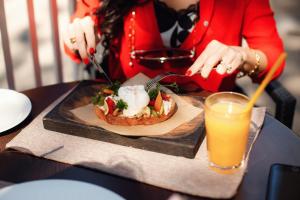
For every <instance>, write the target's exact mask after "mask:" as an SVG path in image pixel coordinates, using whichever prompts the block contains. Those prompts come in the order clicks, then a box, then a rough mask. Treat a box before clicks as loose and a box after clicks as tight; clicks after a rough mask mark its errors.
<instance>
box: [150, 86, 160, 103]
mask: <svg viewBox="0 0 300 200" xmlns="http://www.w3.org/2000/svg"><path fill="white" fill-rule="evenodd" d="M159 91H160V84H159V83H157V85H156V87H155V88H153V89H151V90H150V91H149V92H148V95H149V97H150V100H154V99H155V98H156V97H157V95H158V92H159Z"/></svg>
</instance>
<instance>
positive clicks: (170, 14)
mask: <svg viewBox="0 0 300 200" xmlns="http://www.w3.org/2000/svg"><path fill="white" fill-rule="evenodd" d="M198 7H199V3H196V4H192V5H190V6H189V7H188V8H187V9H182V10H179V11H176V10H174V9H173V8H170V7H168V5H167V4H165V3H164V2H161V1H159V0H154V8H155V15H156V18H157V23H158V26H159V30H160V35H161V38H162V41H163V43H164V46H165V47H169V48H178V47H180V45H181V44H182V43H183V42H184V40H185V39H186V38H187V36H188V35H189V33H191V32H192V30H193V28H194V25H195V23H196V21H197V20H198V19H199V16H198V12H199V11H198V10H199V9H198Z"/></svg>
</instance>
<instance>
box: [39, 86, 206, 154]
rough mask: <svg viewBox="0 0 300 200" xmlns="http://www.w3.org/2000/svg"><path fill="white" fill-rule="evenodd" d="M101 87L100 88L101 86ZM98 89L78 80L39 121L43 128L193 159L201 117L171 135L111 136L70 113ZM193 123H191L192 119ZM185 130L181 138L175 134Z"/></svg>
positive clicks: (201, 127) (201, 130) (201, 128)
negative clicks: (67, 93)
mask: <svg viewBox="0 0 300 200" xmlns="http://www.w3.org/2000/svg"><path fill="white" fill-rule="evenodd" d="M102 86H103V85H102ZM100 87H101V84H100V83H98V82H96V81H82V82H80V83H79V84H78V85H77V86H76V87H75V88H74V90H73V91H72V92H71V93H70V94H69V95H68V96H67V97H66V98H65V99H64V100H63V101H62V102H60V103H59V104H58V105H56V106H55V107H54V108H53V109H52V110H51V111H50V112H49V113H48V114H47V115H46V116H45V117H44V119H43V125H44V128H45V129H48V130H52V131H57V132H61V133H65V134H70V135H74V136H79V137H85V138H90V139H95V140H100V141H104V142H110V143H114V144H119V145H123V146H128V147H134V148H139V149H144V150H149V151H154V152H159V153H164V154H169V155H174V156H183V157H186V158H194V157H195V154H196V152H197V151H198V149H199V146H200V144H201V143H202V141H203V138H204V135H205V133H204V123H203V120H202V119H203V116H199V117H201V118H202V119H201V120H200V121H201V123H198V124H195V122H196V121H198V122H199V119H197V120H196V121H195V122H194V123H193V122H191V124H193V128H191V126H190V125H189V124H186V125H182V126H180V127H178V128H176V130H174V134H168V135H167V136H159V137H145V136H143V137H132V136H122V135H119V134H115V133H113V132H110V131H108V130H105V129H103V128H101V127H97V126H92V125H87V124H85V123H83V122H82V121H81V120H80V119H78V118H76V116H74V115H73V114H72V113H71V112H70V110H72V109H74V108H77V107H79V106H84V105H86V104H88V103H90V101H91V97H92V96H94V95H95V94H96V92H97V91H98V90H99V88H100ZM197 101H198V104H199V103H200V100H195V99H194V102H193V103H195V104H197ZM192 121H193V120H192ZM184 130H187V131H186V134H184V135H182V134H179V135H178V133H179V132H181V133H182V132H183V131H184Z"/></svg>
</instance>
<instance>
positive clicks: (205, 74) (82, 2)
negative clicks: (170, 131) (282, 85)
mask: <svg viewBox="0 0 300 200" xmlns="http://www.w3.org/2000/svg"><path fill="white" fill-rule="evenodd" d="M94 28H96V30H97V34H95V33H94ZM95 35H96V36H95ZM99 38H100V39H101V40H102V43H103V45H104V47H105V48H106V49H107V50H109V58H108V60H109V61H108V63H109V74H110V76H111V77H112V78H113V79H118V78H121V77H124V76H125V77H126V78H130V77H132V76H134V75H135V74H137V73H139V72H143V73H145V74H146V75H148V76H150V77H153V76H155V75H157V74H159V73H162V72H164V71H173V72H176V73H181V74H185V75H187V76H186V77H185V78H178V79H176V80H175V81H177V82H178V83H179V84H183V83H184V84H185V85H188V87H192V86H195V85H197V87H200V88H202V89H205V90H209V91H213V92H214V91H220V90H232V89H233V88H234V87H235V79H236V77H237V76H240V75H241V74H243V75H248V76H250V77H251V78H252V80H253V81H254V82H259V81H261V80H262V78H263V77H264V75H265V74H266V73H267V72H268V71H269V70H270V67H271V66H272V65H273V63H274V62H275V60H276V58H277V57H278V56H279V54H280V53H281V52H282V51H283V45H282V41H281V39H280V37H279V36H278V33H277V30H276V24H275V21H274V18H273V12H272V10H271V8H270V5H269V1H268V0H245V1H239V0H226V1H225V0H200V2H199V1H198V0H129V1H123V0H103V1H101V2H99V1H97V0H78V1H77V9H76V12H75V14H74V16H73V17H72V23H70V25H69V26H68V28H67V29H66V31H65V34H64V42H65V50H66V52H67V53H68V55H70V56H71V57H72V58H73V59H74V60H75V61H78V62H80V61H83V62H84V63H86V64H87V63H88V55H89V54H93V53H94V52H95V46H96V43H97V41H98V39H99ZM243 38H244V39H245V40H246V42H247V44H248V47H241V44H242V39H243ZM166 48H172V51H173V50H174V48H176V49H177V50H178V51H180V50H182V52H185V54H184V55H185V56H190V57H192V59H191V60H192V63H191V62H188V60H187V61H186V62H185V63H182V62H181V63H180V64H173V63H168V62H164V60H162V62H161V63H159V62H157V63H155V62H150V64H149V63H148V64H147V62H144V61H143V59H142V58H141V56H139V55H140V54H139V53H141V52H142V53H145V52H149V51H150V52H152V53H153V52H156V51H153V50H157V49H166ZM76 51H77V52H79V56H78V54H77V55H76V54H75V53H74V52H76ZM158 52H159V51H158ZM187 52H189V53H190V55H189V53H187ZM175 57H176V56H175ZM283 66H284V65H282V66H281V68H280V69H279V70H278V71H277V72H276V73H275V75H274V78H276V77H278V76H279V75H280V73H281V72H282V70H283ZM170 81H174V79H171V80H170Z"/></svg>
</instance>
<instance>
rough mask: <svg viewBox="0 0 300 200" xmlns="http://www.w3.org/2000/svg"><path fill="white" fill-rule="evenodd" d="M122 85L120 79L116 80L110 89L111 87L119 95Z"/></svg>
mask: <svg viewBox="0 0 300 200" xmlns="http://www.w3.org/2000/svg"><path fill="white" fill-rule="evenodd" d="M120 87H121V82H120V81H116V82H114V83H113V84H112V85H111V86H110V87H109V89H111V90H112V91H114V94H115V95H118V90H119V88H120Z"/></svg>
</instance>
